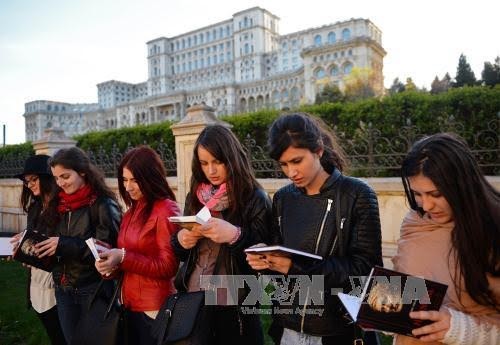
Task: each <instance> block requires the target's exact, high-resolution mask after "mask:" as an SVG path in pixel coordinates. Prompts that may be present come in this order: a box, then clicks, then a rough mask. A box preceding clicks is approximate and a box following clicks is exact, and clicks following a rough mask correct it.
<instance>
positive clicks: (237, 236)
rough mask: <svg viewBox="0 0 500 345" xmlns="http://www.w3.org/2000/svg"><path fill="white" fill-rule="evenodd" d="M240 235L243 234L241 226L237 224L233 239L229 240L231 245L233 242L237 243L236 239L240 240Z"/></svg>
mask: <svg viewBox="0 0 500 345" xmlns="http://www.w3.org/2000/svg"><path fill="white" fill-rule="evenodd" d="M240 236H241V228H240V227H239V226H237V227H236V232H235V233H234V236H233V238H231V241H229V245H230V246H232V245H233V244H235V243H236V241H238V239H239V238H240Z"/></svg>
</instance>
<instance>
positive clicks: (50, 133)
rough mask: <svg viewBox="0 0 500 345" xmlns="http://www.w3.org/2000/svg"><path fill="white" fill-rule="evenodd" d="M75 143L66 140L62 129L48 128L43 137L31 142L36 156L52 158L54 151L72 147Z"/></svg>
mask: <svg viewBox="0 0 500 345" xmlns="http://www.w3.org/2000/svg"><path fill="white" fill-rule="evenodd" d="M75 145H76V141H75V140H73V139H70V138H68V137H67V136H66V135H65V134H64V131H63V130H62V129H59V128H48V129H46V130H45V131H44V134H43V137H42V138H41V139H39V140H36V141H34V142H33V149H34V150H35V153H36V154H37V155H39V154H45V155H49V156H53V155H54V153H56V151H58V150H59V149H62V148H66V147H73V146H75Z"/></svg>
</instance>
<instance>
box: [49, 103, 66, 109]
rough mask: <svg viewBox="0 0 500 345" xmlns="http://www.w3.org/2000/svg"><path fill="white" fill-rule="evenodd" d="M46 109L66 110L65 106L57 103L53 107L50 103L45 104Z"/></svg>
mask: <svg viewBox="0 0 500 345" xmlns="http://www.w3.org/2000/svg"><path fill="white" fill-rule="evenodd" d="M47 111H66V107H65V106H64V105H61V106H60V107H59V105H57V104H55V105H54V107H52V105H51V104H47Z"/></svg>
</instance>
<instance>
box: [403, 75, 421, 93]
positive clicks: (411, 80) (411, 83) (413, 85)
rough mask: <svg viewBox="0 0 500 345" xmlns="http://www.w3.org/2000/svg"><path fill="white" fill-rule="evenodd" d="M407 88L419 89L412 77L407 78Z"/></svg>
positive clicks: (409, 89)
mask: <svg viewBox="0 0 500 345" xmlns="http://www.w3.org/2000/svg"><path fill="white" fill-rule="evenodd" d="M405 90H406V91H417V90H418V88H417V85H415V83H414V82H413V79H411V78H410V77H408V78H406V84H405Z"/></svg>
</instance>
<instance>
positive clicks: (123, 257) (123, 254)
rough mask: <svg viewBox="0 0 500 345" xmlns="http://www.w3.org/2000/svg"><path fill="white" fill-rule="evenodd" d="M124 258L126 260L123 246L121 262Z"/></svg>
mask: <svg viewBox="0 0 500 345" xmlns="http://www.w3.org/2000/svg"><path fill="white" fill-rule="evenodd" d="M123 260H125V248H122V259H121V260H120V264H122V263H123Z"/></svg>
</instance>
